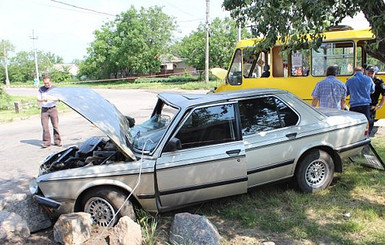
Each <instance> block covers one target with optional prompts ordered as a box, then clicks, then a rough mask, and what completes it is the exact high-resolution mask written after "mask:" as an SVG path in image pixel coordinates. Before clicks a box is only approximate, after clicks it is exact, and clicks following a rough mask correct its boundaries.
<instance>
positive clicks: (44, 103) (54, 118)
mask: <svg viewBox="0 0 385 245" xmlns="http://www.w3.org/2000/svg"><path fill="white" fill-rule="evenodd" d="M43 84H44V86H42V87H40V88H39V94H38V97H37V101H38V102H39V103H41V125H42V127H43V144H42V145H41V147H42V148H47V147H50V146H51V134H50V132H49V125H48V122H49V120H50V119H51V123H52V127H53V135H54V144H55V145H56V146H59V147H61V146H62V144H61V137H60V133H59V117H58V111H57V108H56V105H57V100H52V99H51V98H49V96H48V95H47V92H48V91H49V90H50V89H53V88H54V87H55V86H54V85H52V80H51V77H49V76H44V78H43Z"/></svg>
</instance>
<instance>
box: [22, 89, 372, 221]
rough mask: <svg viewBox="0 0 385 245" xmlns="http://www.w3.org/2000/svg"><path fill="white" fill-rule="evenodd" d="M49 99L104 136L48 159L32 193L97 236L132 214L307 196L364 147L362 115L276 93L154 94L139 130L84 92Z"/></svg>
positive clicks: (93, 94) (327, 182) (54, 92)
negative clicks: (267, 194)
mask: <svg viewBox="0 0 385 245" xmlns="http://www.w3.org/2000/svg"><path fill="white" fill-rule="evenodd" d="M51 95H52V96H55V97H57V98H58V99H60V100H61V101H62V102H63V103H65V104H67V105H68V106H69V107H71V108H72V109H74V110H75V111H77V112H78V113H79V114H81V115H82V116H83V117H85V118H86V119H88V120H89V121H90V122H91V123H93V124H94V125H96V126H97V127H98V128H99V129H100V130H101V131H103V132H104V133H105V135H106V136H105V137H92V138H90V139H88V140H86V141H85V142H84V143H83V144H82V145H80V146H79V147H78V146H72V147H69V148H67V149H64V150H63V151H61V152H58V153H55V154H52V155H50V156H48V157H47V158H46V159H45V160H44V161H43V163H42V164H41V166H40V171H39V176H38V177H37V178H36V179H34V181H33V182H32V183H31V186H30V187H31V188H30V189H31V192H32V193H33V194H34V196H35V199H36V200H37V201H38V202H39V203H40V204H42V205H44V206H47V207H49V208H50V209H51V210H52V211H53V212H54V214H60V213H66V212H74V211H85V212H87V213H90V214H91V216H92V219H93V221H94V223H96V224H98V225H101V226H107V225H109V224H110V223H111V224H114V223H116V222H117V220H118V218H119V217H121V216H124V215H128V216H130V217H132V218H134V217H135V214H134V210H133V206H137V207H140V208H143V209H145V210H147V211H150V212H163V211H168V210H171V209H176V208H180V207H183V206H186V205H193V204H196V203H199V202H203V201H207V200H211V199H216V198H221V197H226V196H232V195H238V194H242V193H246V192H247V191H248V189H250V188H252V187H255V186H258V185H262V184H266V183H270V182H275V181H278V180H283V179H293V180H294V181H295V182H296V183H297V186H298V188H299V189H300V190H301V191H303V192H316V191H319V190H322V189H324V188H327V187H328V186H329V185H330V183H331V182H332V180H333V176H334V172H342V169H343V166H342V161H341V159H342V157H345V156H346V157H348V156H352V155H354V154H355V153H356V152H358V151H360V150H361V149H362V147H363V146H365V145H367V144H368V143H369V142H370V139H369V138H368V136H367V121H366V118H365V116H363V115H362V114H358V113H354V112H347V111H337V110H319V109H314V108H312V107H311V106H309V105H308V104H306V103H305V102H304V101H302V100H301V99H299V98H297V97H296V96H294V95H293V94H291V93H289V92H287V91H283V90H276V89H259V90H238V91H233V92H225V93H216V94H204V95H202V94H200V95H193V94H174V93H160V94H159V95H158V101H157V103H156V105H155V107H154V110H153V112H152V114H151V115H149V117H148V120H147V121H145V122H144V123H142V124H140V125H134V119H133V118H130V117H127V116H124V115H122V113H120V112H119V111H118V110H117V109H116V107H115V106H114V105H112V104H110V103H109V102H108V101H106V100H105V99H103V98H102V97H101V96H100V95H99V94H97V93H96V92H94V91H93V90H91V89H86V88H55V89H53V90H52V91H51ZM120 208H121V209H120ZM119 209H120V210H119ZM118 210H119V212H118Z"/></svg>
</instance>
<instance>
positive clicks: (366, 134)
mask: <svg viewBox="0 0 385 245" xmlns="http://www.w3.org/2000/svg"><path fill="white" fill-rule="evenodd" d="M364 135H365V136H368V137H369V123H367V124H366V129H365V134H364Z"/></svg>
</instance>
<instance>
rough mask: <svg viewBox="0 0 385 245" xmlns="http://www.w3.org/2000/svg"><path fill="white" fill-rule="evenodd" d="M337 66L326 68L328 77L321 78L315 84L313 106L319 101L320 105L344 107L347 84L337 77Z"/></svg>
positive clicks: (336, 107)
mask: <svg viewBox="0 0 385 245" xmlns="http://www.w3.org/2000/svg"><path fill="white" fill-rule="evenodd" d="M336 75H337V68H336V67H335V66H329V67H328V69H327V70H326V78H325V79H323V80H321V81H320V82H318V83H317V85H316V86H315V88H314V90H313V93H312V94H311V95H312V97H313V100H312V106H314V107H316V106H317V104H318V103H319V107H324V108H325V107H326V108H335V109H340V110H341V109H344V108H345V97H346V86H345V84H343V83H342V82H341V81H340V80H338V79H337V78H336Z"/></svg>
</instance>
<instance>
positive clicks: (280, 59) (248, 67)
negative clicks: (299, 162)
mask: <svg viewBox="0 0 385 245" xmlns="http://www.w3.org/2000/svg"><path fill="white" fill-rule="evenodd" d="M324 36H325V38H324V39H323V42H322V44H321V46H320V47H319V48H318V50H311V49H305V50H300V51H296V52H294V53H290V54H288V55H283V54H282V52H281V51H282V46H281V45H280V44H277V45H275V46H274V47H272V48H270V49H269V50H257V49H256V48H255V44H256V43H257V42H259V41H260V39H246V40H241V41H240V42H239V43H238V44H237V46H236V49H235V51H234V54H233V57H232V61H231V64H230V67H229V69H228V71H227V75H226V77H225V79H224V83H223V84H221V85H220V86H219V87H218V88H216V89H215V92H222V91H227V90H234V89H246V88H279V89H284V90H288V91H290V92H292V93H294V94H296V95H297V96H299V97H300V98H302V99H304V100H306V101H307V102H309V103H311V99H312V97H311V93H312V91H313V89H314V87H315V85H316V83H317V82H319V81H320V80H322V79H324V78H325V74H326V69H327V67H328V66H331V65H333V66H336V67H337V70H338V75H337V78H338V79H339V80H341V81H342V82H344V83H345V82H346V80H347V79H348V78H349V77H351V76H352V75H353V68H354V67H355V66H365V65H368V66H369V65H370V66H377V67H378V69H379V71H378V72H377V76H379V77H381V78H382V79H383V80H385V64H384V63H383V62H381V61H379V60H377V59H375V58H374V57H371V56H370V55H369V54H368V53H367V52H366V51H365V45H366V43H367V42H368V41H370V40H373V39H374V35H373V33H372V32H371V31H370V30H369V29H364V30H353V29H351V28H349V30H338V29H337V30H334V31H329V32H325V33H324ZM377 118H385V109H384V108H381V109H380V110H379V111H378V112H377Z"/></svg>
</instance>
